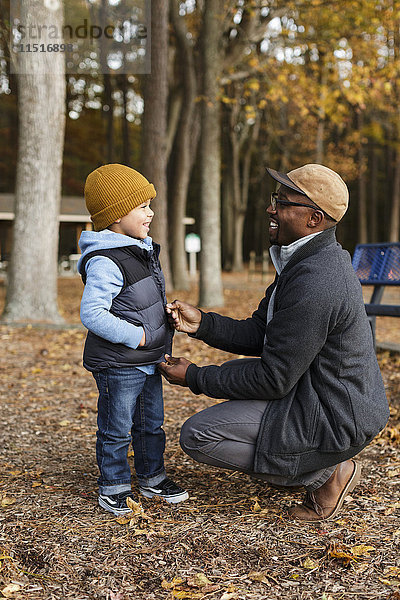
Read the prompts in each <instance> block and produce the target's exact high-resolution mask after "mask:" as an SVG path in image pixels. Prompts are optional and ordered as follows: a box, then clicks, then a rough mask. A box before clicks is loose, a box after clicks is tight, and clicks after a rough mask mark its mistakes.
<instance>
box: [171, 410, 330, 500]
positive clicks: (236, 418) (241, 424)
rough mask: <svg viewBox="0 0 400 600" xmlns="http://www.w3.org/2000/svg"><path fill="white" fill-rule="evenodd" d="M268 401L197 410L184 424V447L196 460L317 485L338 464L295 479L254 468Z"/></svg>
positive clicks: (274, 480)
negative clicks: (255, 470) (259, 434)
mask: <svg viewBox="0 0 400 600" xmlns="http://www.w3.org/2000/svg"><path fill="white" fill-rule="evenodd" d="M267 404H268V400H227V401H226V402H222V403H221V404H216V405H214V406H210V407H209V408H206V409H205V410H202V411H201V412H199V413H196V414H195V415H193V416H192V417H190V418H189V419H188V420H187V421H186V422H185V423H184V424H183V426H182V430H181V438H180V443H181V447H182V450H183V451H184V452H186V454H188V455H189V456H191V457H192V458H193V459H194V460H196V461H197V462H200V463H206V464H208V465H212V466H214V467H221V468H224V469H230V470H233V471H241V472H243V473H246V474H248V475H250V476H251V477H255V478H257V479H262V480H264V481H267V482H268V483H271V484H272V485H277V486H284V487H293V486H296V487H297V486H304V487H305V488H306V489H307V490H308V491H313V490H316V489H318V488H319V487H321V485H323V484H324V483H325V481H327V480H328V479H329V477H330V476H331V475H332V473H333V472H334V470H335V468H336V465H335V466H333V467H329V468H327V469H321V470H319V471H313V472H311V473H305V474H303V475H301V476H299V477H298V478H296V479H287V478H286V477H281V476H279V475H268V474H265V473H255V472H254V471H253V465H254V453H255V449H256V442H257V437H258V432H259V429H260V424H261V419H262V416H263V414H264V411H265V409H266V407H267ZM271 435H273V432H271Z"/></svg>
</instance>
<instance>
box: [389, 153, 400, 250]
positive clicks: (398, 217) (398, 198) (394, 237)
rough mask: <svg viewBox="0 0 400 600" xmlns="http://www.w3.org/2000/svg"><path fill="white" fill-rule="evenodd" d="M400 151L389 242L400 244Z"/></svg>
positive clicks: (395, 170)
mask: <svg viewBox="0 0 400 600" xmlns="http://www.w3.org/2000/svg"><path fill="white" fill-rule="evenodd" d="M399 226H400V150H397V151H396V161H395V165H394V178H393V194H392V208H391V213H390V229H389V242H398V241H399V234H400V229H399Z"/></svg>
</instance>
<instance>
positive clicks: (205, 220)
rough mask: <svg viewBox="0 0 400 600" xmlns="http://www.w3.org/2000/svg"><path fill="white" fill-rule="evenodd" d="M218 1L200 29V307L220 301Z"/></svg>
mask: <svg viewBox="0 0 400 600" xmlns="http://www.w3.org/2000/svg"><path fill="white" fill-rule="evenodd" d="M222 8H223V2H222V0H205V2H204V16H203V32H202V96H203V99H202V105H201V138H200V163H201V167H200V168H201V177H200V180H201V229H200V237H201V243H202V250H201V254H200V298H199V304H200V305H201V306H204V307H208V306H222V305H223V303H224V296H223V289H222V277H221V223H220V219H221V202H220V196H221V193H220V170H221V149H220V103H219V98H218V95H219V82H218V79H219V77H220V75H221V57H220V52H219V41H220V23H221V16H222V15H223V11H222Z"/></svg>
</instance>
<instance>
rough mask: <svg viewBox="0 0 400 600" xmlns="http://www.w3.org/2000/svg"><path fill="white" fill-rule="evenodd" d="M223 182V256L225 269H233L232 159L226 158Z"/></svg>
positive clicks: (228, 156)
mask: <svg viewBox="0 0 400 600" xmlns="http://www.w3.org/2000/svg"><path fill="white" fill-rule="evenodd" d="M225 161H226V162H225V167H224V169H223V182H222V257H223V268H224V270H225V271H231V270H232V260H233V223H234V220H233V206H232V196H233V192H232V181H233V177H232V160H231V157H230V155H227V157H226V158H225Z"/></svg>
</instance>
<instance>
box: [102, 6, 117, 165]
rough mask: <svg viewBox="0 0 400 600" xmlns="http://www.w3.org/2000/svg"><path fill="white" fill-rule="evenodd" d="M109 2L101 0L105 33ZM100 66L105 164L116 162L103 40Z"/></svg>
mask: <svg viewBox="0 0 400 600" xmlns="http://www.w3.org/2000/svg"><path fill="white" fill-rule="evenodd" d="M107 7H108V3H107V0H101V4H100V7H99V15H100V23H101V27H102V30H103V31H104V29H105V27H106V25H107ZM99 49H100V64H101V72H102V73H103V85H104V91H103V113H102V115H103V119H104V121H105V132H106V137H105V142H106V143H105V147H104V162H105V163H113V162H114V99H113V85H112V79H111V74H110V69H109V66H108V62H107V46H106V44H105V42H104V39H102V41H101V43H100V46H99Z"/></svg>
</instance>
